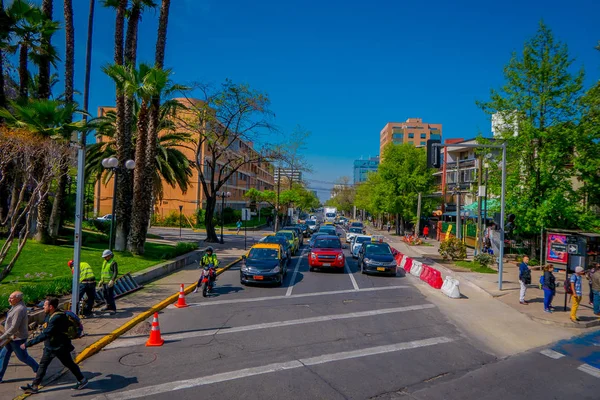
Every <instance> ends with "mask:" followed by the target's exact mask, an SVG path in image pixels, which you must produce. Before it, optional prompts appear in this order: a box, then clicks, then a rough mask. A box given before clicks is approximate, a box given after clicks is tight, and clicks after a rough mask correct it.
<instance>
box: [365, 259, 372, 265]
mask: <svg viewBox="0 0 600 400" xmlns="http://www.w3.org/2000/svg"><path fill="white" fill-rule="evenodd" d="M363 261H364V262H366V263H367V264H368V263H370V262H371V259H370V258H364V259H363Z"/></svg>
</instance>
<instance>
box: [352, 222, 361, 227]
mask: <svg viewBox="0 0 600 400" xmlns="http://www.w3.org/2000/svg"><path fill="white" fill-rule="evenodd" d="M350 226H358V227H361V228H362V226H363V224H362V222H353V223H352V224H350Z"/></svg>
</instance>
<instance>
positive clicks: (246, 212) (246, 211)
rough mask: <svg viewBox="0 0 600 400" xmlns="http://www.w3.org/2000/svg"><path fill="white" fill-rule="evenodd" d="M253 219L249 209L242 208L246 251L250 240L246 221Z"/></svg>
mask: <svg viewBox="0 0 600 400" xmlns="http://www.w3.org/2000/svg"><path fill="white" fill-rule="evenodd" d="M250 218H252V216H251V213H250V209H249V208H242V221H244V250H246V241H247V239H248V230H247V229H246V221H250Z"/></svg>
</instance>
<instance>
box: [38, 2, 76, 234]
mask: <svg viewBox="0 0 600 400" xmlns="http://www.w3.org/2000/svg"><path fill="white" fill-rule="evenodd" d="M45 3H46V1H44V4H45ZM51 3H52V1H50V15H52V4H51ZM64 15H65V102H67V103H72V102H73V91H74V89H73V78H74V74H75V28H74V26H73V4H72V0H64ZM48 66H50V63H48ZM48 73H50V71H48ZM40 74H41V66H40ZM41 78H42V77H41V75H40V92H41V87H42V84H41ZM48 79H49V76H48ZM48 89H49V88H48ZM48 95H50V93H48ZM72 120H73V116H72V115H71V118H69V119H68V121H67V122H71V121H72ZM71 140H73V141H76V140H77V137H75V138H71ZM61 165H62V166H63V167H62V168H61V169H62V170H61V171H60V178H59V180H58V187H57V188H56V196H54V202H53V203H52V212H51V214H50V226H49V229H48V234H49V235H50V236H51V237H52V238H56V237H58V234H59V232H60V228H61V226H62V213H61V211H62V210H64V202H65V190H66V188H67V181H68V175H67V174H68V171H69V166H68V163H67V162H63V163H61Z"/></svg>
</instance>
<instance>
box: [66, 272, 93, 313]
mask: <svg viewBox="0 0 600 400" xmlns="http://www.w3.org/2000/svg"><path fill="white" fill-rule="evenodd" d="M68 265H69V268H71V273H73V260H70V261H69V262H68ZM84 294H85V295H87V301H86V302H85V306H84V307H83V310H81V314H82V315H83V317H84V318H87V317H91V316H92V315H93V314H92V308H93V307H94V301H95V300H96V277H95V276H94V271H93V270H92V267H91V266H90V264H88V263H86V262H80V263H79V302H80V303H81V299H82V298H83V295H84Z"/></svg>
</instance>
